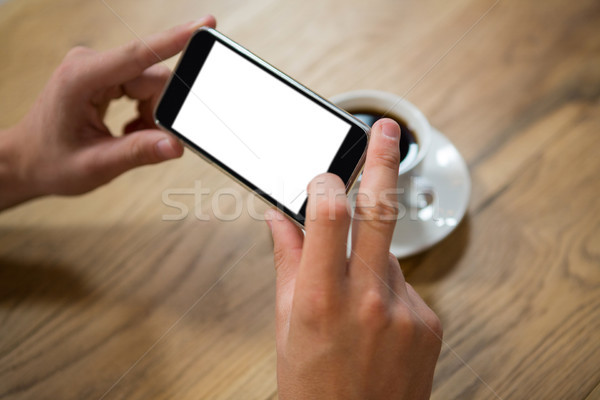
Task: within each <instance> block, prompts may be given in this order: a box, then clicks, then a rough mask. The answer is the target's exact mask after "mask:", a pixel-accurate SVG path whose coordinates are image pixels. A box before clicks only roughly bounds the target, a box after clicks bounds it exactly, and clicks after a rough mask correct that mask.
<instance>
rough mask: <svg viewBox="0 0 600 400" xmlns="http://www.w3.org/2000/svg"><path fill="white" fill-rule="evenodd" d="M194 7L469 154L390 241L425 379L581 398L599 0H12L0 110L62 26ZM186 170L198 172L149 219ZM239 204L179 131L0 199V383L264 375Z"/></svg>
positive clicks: (248, 228) (261, 265)
mask: <svg viewBox="0 0 600 400" xmlns="http://www.w3.org/2000/svg"><path fill="white" fill-rule="evenodd" d="M111 9H112V10H111ZM113 11H114V12H113ZM206 13H212V14H214V15H216V16H217V18H218V21H219V29H220V30H221V31H222V32H224V33H225V34H227V35H228V36H230V37H232V38H233V39H234V40H237V41H238V42H240V43H241V44H243V45H245V46H247V47H248V48H250V49H251V50H252V51H254V52H255V53H257V54H258V55H260V56H261V57H263V58H265V59H266V60H268V61H270V62H271V63H273V64H274V65H276V66H278V67H279V68H281V69H282V70H283V71H285V72H287V73H289V74H290V75H292V76H294V77H295V78H297V79H298V80H299V81H301V82H303V83H305V84H306V85H307V86H309V87H311V88H313V89H314V90H316V91H317V92H319V93H320V94H322V95H323V96H325V97H329V96H331V95H334V94H336V93H340V92H344V91H347V90H352V89H362V88H371V89H381V90H387V91H391V92H394V93H398V94H401V95H405V96H406V97H407V98H408V99H409V100H410V101H412V102H413V103H415V104H416V105H417V106H418V107H420V108H421V109H422V110H423V111H424V113H425V114H426V115H427V116H428V117H429V119H430V121H431V122H432V124H433V125H434V126H436V127H437V128H439V129H440V130H441V131H442V132H444V133H445V134H446V135H447V136H448V137H449V138H450V139H451V140H452V141H453V142H454V143H455V145H456V146H457V147H458V149H459V151H460V152H461V153H462V154H463V155H464V157H465V159H466V160H467V163H468V165H469V167H470V170H471V174H472V178H473V193H472V200H471V203H470V208H469V214H468V216H467V218H466V219H465V221H463V223H462V224H461V225H460V226H459V227H458V229H457V230H456V231H455V232H454V233H453V234H452V235H451V236H450V237H448V238H447V239H446V240H444V241H443V242H442V243H440V244H439V245H438V246H436V247H434V248H433V249H431V250H429V251H427V252H425V253H422V254H419V255H417V256H414V257H412V258H410V259H408V260H403V262H402V265H403V269H404V270H405V273H406V274H407V279H408V281H409V282H411V283H412V284H413V285H414V286H415V287H416V289H417V290H418V291H419V293H420V294H421V295H422V296H423V297H424V298H425V299H426V300H427V302H428V303H429V304H430V305H431V307H432V308H433V309H434V310H435V311H436V312H437V313H438V315H439V316H440V317H441V319H442V321H443V323H444V326H445V337H444V340H445V344H444V346H443V350H442V354H441V356H440V361H439V364H438V368H437V370H436V375H435V382H434V389H433V395H432V398H434V399H494V398H502V399H509V398H510V399H586V398H587V399H592V398H600V392H599V389H598V386H599V384H600V369H599V368H598V365H599V362H600V201H599V200H598V195H599V194H600V180H599V179H598V174H599V172H600V157H598V155H597V153H598V150H597V149H598V148H599V146H600V136H599V132H598V131H599V128H600V108H599V107H598V106H599V94H600V33H599V31H598V26H599V24H600V3H599V2H598V1H596V0H580V1H576V2H573V1H566V0H550V1H545V2H537V1H533V0H527V1H516V0H500V1H498V2H496V3H494V2H493V1H491V0H460V1H452V2H447V1H441V0H424V1H390V0H371V1H369V2H364V1H339V0H323V1H319V2H316V1H312V2H311V1H303V2H295V1H294V2H293V1H275V0H256V1H240V0H224V1H223V0H222V1H216V0H205V1H198V0H195V1H191V0H174V1H169V2H166V1H159V0H150V1H139V0H121V1H114V0H107V1H106V2H103V1H99V0H96V1H77V0H54V1H49V0H18V1H17V0H12V1H8V2H6V3H4V4H1V5H0V37H1V38H2V42H1V43H0V59H1V60H2V62H1V63H0V77H1V78H0V109H1V110H2V112H1V113H0V127H6V126H9V125H11V124H13V123H15V122H16V121H17V120H19V118H21V117H22V116H23V114H24V113H25V112H26V110H27V109H28V108H29V107H30V106H31V104H32V102H33V100H34V98H35V97H36V95H37V94H38V92H39V91H40V90H41V88H42V87H43V85H44V82H45V81H46V80H47V79H48V77H49V75H50V74H51V72H52V71H53V70H54V68H55V67H56V66H57V65H58V64H59V63H60V61H61V59H62V57H63V56H64V54H65V53H66V52H67V50H68V49H69V48H71V47H72V46H75V45H85V46H90V47H93V48H95V49H98V50H103V49H107V48H110V47H113V46H116V45H118V44H121V43H123V42H125V41H127V40H130V39H133V38H135V35H134V34H133V33H132V31H130V30H129V28H131V29H132V30H133V31H134V32H135V34H136V35H140V36H145V35H147V34H150V33H152V32H155V31H159V30H162V29H166V28H168V27H170V26H172V25H175V24H178V23H180V22H183V21H187V20H190V19H195V18H197V17H200V16H202V15H204V14H206ZM482 17H483V18H482ZM125 24H127V25H128V26H129V28H128V27H127V26H126V25H125ZM173 63H174V60H170V61H169V62H168V64H169V65H170V66H172V65H173ZM133 112H134V109H133V106H132V104H131V103H130V102H128V101H126V100H120V101H118V102H116V103H115V104H114V106H112V107H111V109H110V110H109V115H108V119H109V121H108V122H109V125H110V126H111V128H112V129H114V131H115V132H119V131H120V129H121V126H122V125H123V123H124V122H125V121H126V120H128V119H129V118H130V117H132V116H133ZM197 181H198V182H199V183H200V184H201V185H202V187H205V188H211V189H212V190H213V192H212V193H214V194H213V195H212V196H203V197H196V198H194V196H192V195H184V194H181V195H173V196H172V198H173V199H177V200H178V201H181V202H182V203H184V204H186V205H187V206H188V207H189V210H190V211H189V214H188V215H187V217H186V218H184V219H183V220H180V221H171V220H164V216H169V215H173V214H175V213H177V209H174V208H173V207H169V206H168V205H166V204H165V203H163V200H162V199H163V194H164V193H165V191H168V190H171V191H173V190H182V189H183V190H185V189H188V190H189V189H193V188H194V187H195V186H194V185H195V182H197ZM219 190H220V192H219ZM218 193H221V194H223V193H225V195H221V196H219V195H218ZM227 193H234V194H235V196H238V198H240V199H243V200H244V201H245V202H246V203H245V205H244V209H243V210H242V212H241V216H240V217H239V218H236V219H235V220H232V221H225V220H223V218H221V219H220V218H218V216H219V215H220V214H222V215H224V214H229V215H231V214H235V213H236V212H235V211H236V209H235V207H236V204H235V203H234V202H233V196H234V195H231V194H229V195H227ZM246 205H250V208H249V209H250V211H252V212H254V211H255V212H256V213H257V214H258V215H261V213H262V211H263V210H264V206H263V205H262V204H261V203H260V202H258V201H256V200H254V199H253V198H252V196H250V195H249V194H248V193H247V192H245V191H244V190H243V189H242V188H240V187H239V186H238V185H236V184H235V183H233V182H232V181H231V180H230V179H228V178H227V177H225V176H223V175H222V174H221V173H219V172H218V171H216V170H214V169H213V168H211V167H210V166H208V165H207V164H206V163H204V162H203V161H201V160H200V159H198V158H197V157H195V156H194V155H192V154H189V153H186V155H185V156H184V157H183V158H182V159H180V160H176V161H171V162H168V163H165V164H162V165H157V166H152V167H145V168H141V169H138V170H135V171H131V172H129V173H127V174H125V175H123V176H121V177H119V178H118V179H116V180H115V181H113V182H112V183H110V184H109V185H106V186H104V187H102V188H100V189H98V190H96V191H94V192H92V193H90V194H87V195H85V196H79V197H78V198H45V199H40V200H37V201H33V202H31V203H29V204H26V205H23V206H21V207H18V208H15V209H13V210H10V211H8V212H5V213H3V214H1V215H0V321H1V322H0V398H1V399H82V398H85V399H173V398H176V399H198V398H210V399H271V398H276V397H277V394H276V389H277V388H276V380H275V349H274V334H273V329H274V321H273V308H274V273H273V265H272V260H271V252H272V244H271V239H270V236H269V233H268V230H267V227H266V225H265V224H264V223H263V222H261V221H257V220H256V219H255V218H253V217H252V216H251V215H250V213H249V212H248V208H247V207H246ZM215 209H216V210H217V211H216V214H217V215H215V211H214V210H215ZM203 213H205V214H207V215H209V216H210V218H208V219H207V220H201V219H198V218H197V217H196V214H198V215H200V216H201V217H202V214H203ZM167 218H168V217H167ZM209 289H210V290H209ZM207 291H208V292H207Z"/></svg>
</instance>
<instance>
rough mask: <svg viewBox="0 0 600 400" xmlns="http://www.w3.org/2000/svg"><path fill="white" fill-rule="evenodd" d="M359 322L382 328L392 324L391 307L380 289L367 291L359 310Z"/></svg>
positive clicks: (369, 326)
mask: <svg viewBox="0 0 600 400" xmlns="http://www.w3.org/2000/svg"><path fill="white" fill-rule="evenodd" d="M358 318H359V322H360V323H361V324H362V325H363V326H365V327H367V328H369V329H375V330H377V331H378V330H382V329H385V328H387V327H389V326H390V324H391V322H392V315H391V312H390V307H389V304H388V302H387V301H386V298H385V297H384V295H383V294H382V293H381V292H380V290H376V289H372V290H369V291H367V292H366V293H365V294H364V295H363V298H362V300H361V304H360V307H359V310H358Z"/></svg>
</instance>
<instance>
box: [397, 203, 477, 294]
mask: <svg viewBox="0 0 600 400" xmlns="http://www.w3.org/2000/svg"><path fill="white" fill-rule="evenodd" d="M470 233H471V228H470V217H469V213H468V212H467V214H465V216H464V218H463V220H462V221H461V223H460V224H459V225H458V226H457V227H456V229H455V230H454V232H452V233H451V234H450V235H448V237H446V238H445V239H444V240H442V241H441V242H440V243H438V244H437V245H435V246H433V247H431V248H430V249H428V250H425V251H423V252H421V253H418V254H416V255H413V256H410V257H407V258H402V259H400V260H399V261H400V265H401V266H402V271H403V272H404V276H405V278H406V280H407V282H409V283H410V284H412V285H426V284H429V283H434V282H436V281H438V280H440V279H442V278H443V277H444V276H446V275H447V274H448V273H449V272H451V271H452V270H453V269H454V267H455V266H456V265H457V264H458V262H459V261H460V260H461V259H462V257H463V255H464V253H465V250H466V248H467V246H468V244H469V239H470Z"/></svg>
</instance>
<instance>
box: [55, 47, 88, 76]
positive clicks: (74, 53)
mask: <svg viewBox="0 0 600 400" xmlns="http://www.w3.org/2000/svg"><path fill="white" fill-rule="evenodd" d="M92 53H94V51H93V50H92V49H90V48H87V47H85V46H75V47H73V48H71V49H70V50H69V51H68V52H67V54H66V55H65V57H64V58H63V60H62V62H61V63H60V65H59V66H58V68H57V69H56V72H55V74H56V76H57V77H58V79H59V80H60V81H62V82H64V83H68V82H70V81H72V80H73V78H74V77H77V75H78V73H79V71H80V69H81V68H80V65H81V60H82V58H83V57H84V56H88V55H90V54H92Z"/></svg>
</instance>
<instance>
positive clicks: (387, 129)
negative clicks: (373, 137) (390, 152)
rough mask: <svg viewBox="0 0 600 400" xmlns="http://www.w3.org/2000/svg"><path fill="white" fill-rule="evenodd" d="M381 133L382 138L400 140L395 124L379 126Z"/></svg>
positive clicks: (398, 130) (387, 123)
mask: <svg viewBox="0 0 600 400" xmlns="http://www.w3.org/2000/svg"><path fill="white" fill-rule="evenodd" d="M381 133H382V134H383V136H385V137H387V138H389V139H392V140H399V139H400V127H399V126H398V124H397V123H395V122H391V121H390V122H387V121H386V122H384V123H382V124H381Z"/></svg>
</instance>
